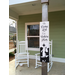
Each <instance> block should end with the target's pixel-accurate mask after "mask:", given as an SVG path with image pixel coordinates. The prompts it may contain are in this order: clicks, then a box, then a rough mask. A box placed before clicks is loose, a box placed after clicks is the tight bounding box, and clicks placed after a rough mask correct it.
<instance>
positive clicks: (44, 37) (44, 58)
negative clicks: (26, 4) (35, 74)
mask: <svg viewBox="0 0 75 75" xmlns="http://www.w3.org/2000/svg"><path fill="white" fill-rule="evenodd" d="M40 61H41V62H49V21H46V22H40Z"/></svg>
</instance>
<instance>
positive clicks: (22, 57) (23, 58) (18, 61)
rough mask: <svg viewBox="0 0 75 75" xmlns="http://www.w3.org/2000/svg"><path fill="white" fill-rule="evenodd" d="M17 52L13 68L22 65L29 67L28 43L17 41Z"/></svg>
mask: <svg viewBox="0 0 75 75" xmlns="http://www.w3.org/2000/svg"><path fill="white" fill-rule="evenodd" d="M17 48H18V50H17V51H18V52H17V53H16V54H15V68H16V67H17V66H18V65H20V66H22V65H23V64H27V66H28V67H29V53H28V43H27V42H26V41H18V47H17Z"/></svg>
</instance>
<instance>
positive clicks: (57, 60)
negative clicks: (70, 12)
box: [29, 55, 65, 63]
mask: <svg viewBox="0 0 75 75" xmlns="http://www.w3.org/2000/svg"><path fill="white" fill-rule="evenodd" d="M29 58H30V59H36V56H35V55H29ZM38 58H39V59H38V60H40V57H39V56H38ZM52 61H53V62H60V63H65V58H57V57H52Z"/></svg>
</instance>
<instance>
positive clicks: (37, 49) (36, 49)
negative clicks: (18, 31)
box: [25, 22, 40, 51]
mask: <svg viewBox="0 0 75 75" xmlns="http://www.w3.org/2000/svg"><path fill="white" fill-rule="evenodd" d="M35 24H39V36H27V25H35ZM27 37H39V47H40V22H29V23H25V41H27ZM28 50H31V51H40V49H39V48H28Z"/></svg>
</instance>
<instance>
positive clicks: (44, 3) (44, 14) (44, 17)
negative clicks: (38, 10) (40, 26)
mask: <svg viewBox="0 0 75 75" xmlns="http://www.w3.org/2000/svg"><path fill="white" fill-rule="evenodd" d="M41 3H42V22H43V21H48V4H49V0H41ZM41 75H47V63H45V62H42V74H41Z"/></svg>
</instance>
